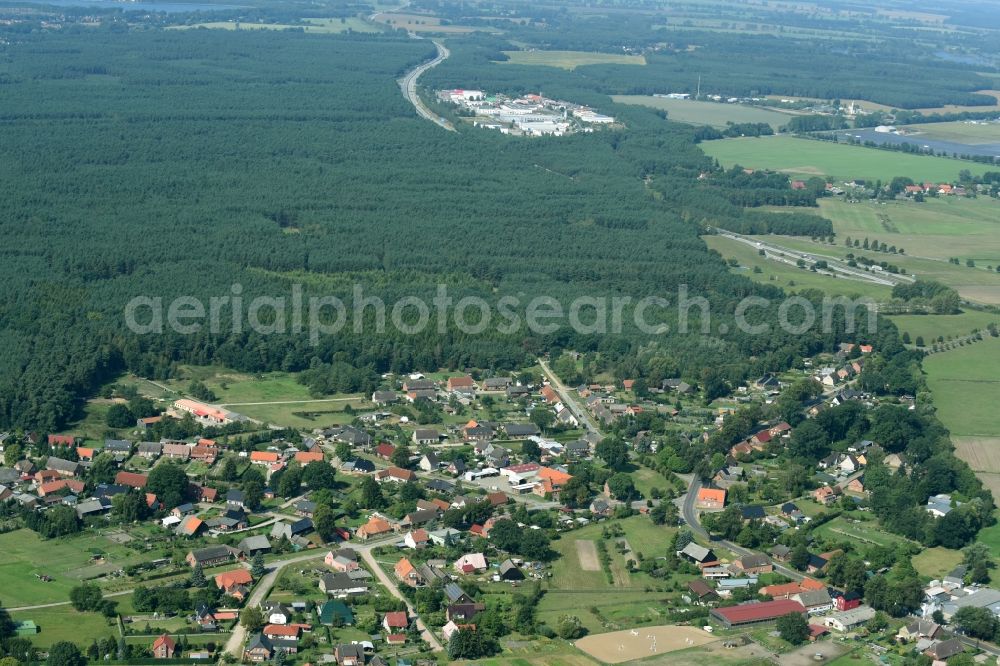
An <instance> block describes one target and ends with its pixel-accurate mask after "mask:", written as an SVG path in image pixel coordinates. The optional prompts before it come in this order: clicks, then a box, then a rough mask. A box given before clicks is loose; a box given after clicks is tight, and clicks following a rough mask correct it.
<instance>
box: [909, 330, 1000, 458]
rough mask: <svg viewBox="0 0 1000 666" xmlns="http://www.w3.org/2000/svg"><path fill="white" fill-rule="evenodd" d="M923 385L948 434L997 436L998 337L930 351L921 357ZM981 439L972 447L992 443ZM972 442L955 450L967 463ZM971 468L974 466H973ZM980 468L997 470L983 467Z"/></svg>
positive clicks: (987, 446) (999, 393)
mask: <svg viewBox="0 0 1000 666" xmlns="http://www.w3.org/2000/svg"><path fill="white" fill-rule="evenodd" d="M924 371H925V372H926V373H927V385H928V386H929V388H930V390H931V392H932V393H933V395H934V405H935V407H937V413H938V416H939V417H940V419H941V421H942V422H943V423H944V425H945V426H946V427H947V428H948V429H949V430H950V431H951V434H952V436H954V437H958V438H963V437H976V438H1000V420H998V419H997V417H996V406H997V404H1000V338H991V337H988V336H987V337H986V338H984V339H983V341H982V342H976V343H974V344H969V345H966V346H965V347H960V348H958V349H955V350H952V351H948V352H943V353H940V354H932V355H931V356H929V357H927V358H926V359H925V360H924ZM995 444H996V443H995V442H992V443H991V442H990V441H989V440H985V441H984V442H983V443H982V444H979V445H976V446H975V448H979V447H982V448H983V449H984V452H986V451H988V450H989V449H991V448H992V447H993V446H995ZM970 447H973V444H971V443H970V444H968V445H967V446H966V448H965V449H964V452H965V454H964V455H963V449H960V450H959V455H960V456H962V457H963V458H964V457H965V456H966V455H968V456H969V458H967V459H968V460H969V461H970V464H971V463H972V462H973V461H974V460H975V458H974V457H973V456H972V455H971V451H972V450H973V449H972V448H970ZM974 469H975V468H974ZM984 471H1000V468H998V469H996V470H984Z"/></svg>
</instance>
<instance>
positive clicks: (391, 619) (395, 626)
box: [382, 611, 410, 634]
mask: <svg viewBox="0 0 1000 666" xmlns="http://www.w3.org/2000/svg"><path fill="white" fill-rule="evenodd" d="M409 626H410V618H409V617H408V616H407V614H406V611H393V612H390V613H386V614H385V615H383V616H382V628H383V629H385V630H386V632H387V633H390V634H398V633H402V632H404V631H406V629H407V628H408V627H409Z"/></svg>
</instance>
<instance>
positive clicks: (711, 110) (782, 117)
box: [611, 95, 792, 129]
mask: <svg viewBox="0 0 1000 666" xmlns="http://www.w3.org/2000/svg"><path fill="white" fill-rule="evenodd" d="M611 99H613V100H614V101H615V103H616V104H637V105H639V106H648V107H650V108H653V109H661V110H663V111H666V112H667V118H669V119H670V120H674V121H676V122H679V123H690V124H692V125H711V126H713V127H720V128H721V127H725V126H726V123H727V122H734V123H767V124H768V125H770V126H771V127H773V128H774V129H778V128H779V127H781V126H782V125H785V124H787V123H788V120H789V119H790V118H791V117H792V116H791V115H790V114H787V113H780V112H778V111H771V110H770V109H762V108H760V107H758V106H748V105H746V104H721V103H718V102H698V101H695V100H690V99H669V98H667V97H653V96H652V95H612V96H611Z"/></svg>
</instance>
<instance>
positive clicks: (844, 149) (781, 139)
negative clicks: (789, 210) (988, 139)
mask: <svg viewBox="0 0 1000 666" xmlns="http://www.w3.org/2000/svg"><path fill="white" fill-rule="evenodd" d="M700 145H701V148H702V150H704V151H705V152H706V153H708V154H709V155H711V156H712V157H714V158H716V159H718V160H719V162H720V163H722V165H723V166H726V167H730V166H732V165H734V164H739V165H740V166H743V167H747V168H753V169H772V170H774V171H780V172H783V173H788V174H791V175H795V176H800V177H809V176H831V177H833V178H836V179H838V180H850V179H854V178H863V179H865V180H878V179H882V180H884V181H886V182H888V181H890V180H892V178H893V177H895V176H909V177H910V178H913V179H914V180H916V181H924V180H933V181H951V180H954V179H956V178H958V172H959V171H961V170H963V169H968V170H969V171H971V172H973V173H982V172H983V171H985V169H986V167H985V165H982V164H977V163H975V162H964V161H959V160H953V159H949V158H946V157H931V156H923V155H910V154H908V153H899V152H893V151H888V150H877V149H874V148H865V147H862V146H848V145H842V144H835V143H832V142H829V141H814V140H811V139H799V138H795V137H792V136H784V135H779V136H769V137H760V138H741V139H722V140H719V141H704V142H702V143H701V144H700Z"/></svg>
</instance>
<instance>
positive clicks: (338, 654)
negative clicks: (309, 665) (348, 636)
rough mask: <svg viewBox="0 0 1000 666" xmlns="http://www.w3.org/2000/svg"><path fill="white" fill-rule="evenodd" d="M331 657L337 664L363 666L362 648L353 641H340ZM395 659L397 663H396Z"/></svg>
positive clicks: (338, 665) (339, 665) (363, 655)
mask: <svg viewBox="0 0 1000 666" xmlns="http://www.w3.org/2000/svg"><path fill="white" fill-rule="evenodd" d="M333 658H334V659H335V660H336V661H337V666H365V652H364V649H363V648H362V647H361V646H360V645H358V644H356V643H354V644H350V645H348V644H345V643H341V644H340V645H338V646H337V647H335V648H334V649H333ZM398 661H399V660H398V659H397V663H398Z"/></svg>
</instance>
